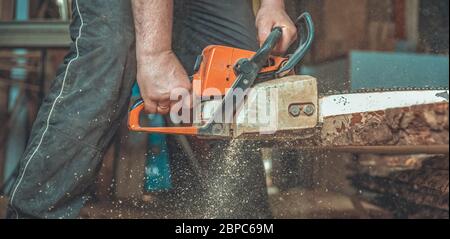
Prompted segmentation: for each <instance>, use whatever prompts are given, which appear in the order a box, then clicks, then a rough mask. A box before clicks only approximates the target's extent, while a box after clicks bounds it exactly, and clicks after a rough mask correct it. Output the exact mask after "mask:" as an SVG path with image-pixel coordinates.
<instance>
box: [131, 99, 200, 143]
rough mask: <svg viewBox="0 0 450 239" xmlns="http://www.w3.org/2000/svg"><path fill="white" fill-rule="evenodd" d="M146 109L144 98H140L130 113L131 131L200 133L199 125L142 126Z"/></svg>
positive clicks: (178, 133) (179, 133) (180, 133)
mask: <svg viewBox="0 0 450 239" xmlns="http://www.w3.org/2000/svg"><path fill="white" fill-rule="evenodd" d="M142 111H144V100H143V99H139V100H137V101H136V103H134V104H133V106H132V107H131V109H130V112H129V113H128V128H129V129H130V130H131V131H136V132H145V133H160V134H177V135H198V134H199V128H198V127H142V126H141V123H140V115H141V113H142Z"/></svg>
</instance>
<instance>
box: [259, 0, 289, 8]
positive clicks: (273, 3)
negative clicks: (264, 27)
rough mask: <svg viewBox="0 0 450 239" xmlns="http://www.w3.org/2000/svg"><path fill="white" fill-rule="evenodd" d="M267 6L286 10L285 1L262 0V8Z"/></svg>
mask: <svg viewBox="0 0 450 239" xmlns="http://www.w3.org/2000/svg"><path fill="white" fill-rule="evenodd" d="M265 6H271V7H281V8H285V5H284V0H262V1H261V7H265Z"/></svg>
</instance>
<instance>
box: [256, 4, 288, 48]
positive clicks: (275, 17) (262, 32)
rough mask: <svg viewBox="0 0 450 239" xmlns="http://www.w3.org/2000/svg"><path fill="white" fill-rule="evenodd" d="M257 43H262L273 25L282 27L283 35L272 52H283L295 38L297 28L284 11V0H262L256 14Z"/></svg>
mask: <svg viewBox="0 0 450 239" xmlns="http://www.w3.org/2000/svg"><path fill="white" fill-rule="evenodd" d="M256 27H257V28H258V38H259V43H260V45H262V44H263V43H264V41H265V40H266V39H267V37H268V36H269V34H270V32H271V31H272V29H273V28H275V27H281V28H282V29H283V36H282V39H281V41H280V43H279V44H278V46H277V47H276V48H275V49H274V52H273V53H274V54H278V55H281V54H284V53H285V52H286V51H287V50H288V48H289V46H290V45H291V44H292V43H293V42H294V41H295V40H296V39H297V28H296V27H295V24H294V22H292V20H291V18H290V17H289V16H288V14H287V13H286V11H285V6H284V0H263V1H262V3H261V8H260V9H259V11H258V14H257V16H256Z"/></svg>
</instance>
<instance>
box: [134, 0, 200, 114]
mask: <svg viewBox="0 0 450 239" xmlns="http://www.w3.org/2000/svg"><path fill="white" fill-rule="evenodd" d="M132 6H133V15H134V23H135V31H136V58H137V82H138V85H139V88H140V90H141V96H142V98H143V99H144V103H145V110H146V111H147V113H159V114H167V113H169V107H170V106H171V105H173V104H174V102H171V101H170V94H171V93H173V92H174V91H179V90H180V89H181V90H186V91H189V90H190V88H191V83H190V82H189V78H188V76H187V73H186V71H185V70H184V68H183V66H182V65H181V63H180V62H179V60H178V58H177V57H176V56H175V54H174V53H173V52H172V25H173V0H132Z"/></svg>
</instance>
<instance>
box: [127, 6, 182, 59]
mask: <svg viewBox="0 0 450 239" xmlns="http://www.w3.org/2000/svg"><path fill="white" fill-rule="evenodd" d="M132 5H133V14H134V25H135V30H136V50H137V58H138V60H140V59H142V58H146V57H148V56H152V55H155V54H160V53H161V52H168V51H171V50H172V24H173V20H172V18H173V0H164V1H161V0H132Z"/></svg>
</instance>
